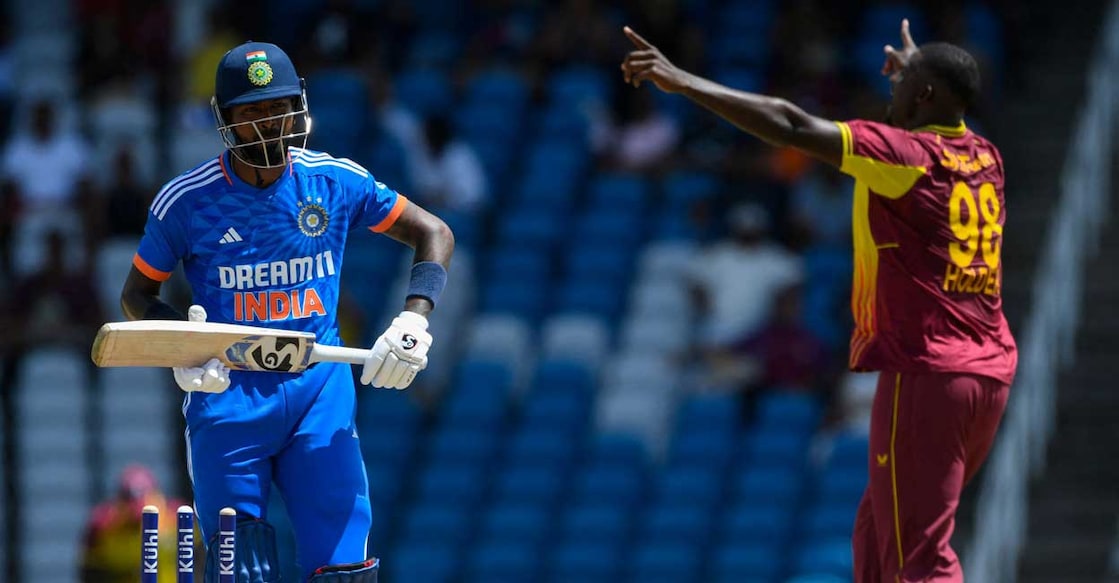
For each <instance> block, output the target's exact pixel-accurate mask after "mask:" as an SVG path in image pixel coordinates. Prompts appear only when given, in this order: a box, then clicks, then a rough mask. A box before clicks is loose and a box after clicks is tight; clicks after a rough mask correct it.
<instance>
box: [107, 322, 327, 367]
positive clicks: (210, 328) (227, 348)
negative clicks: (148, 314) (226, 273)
mask: <svg viewBox="0 0 1119 583" xmlns="http://www.w3.org/2000/svg"><path fill="white" fill-rule="evenodd" d="M314 343H315V335H314V334H312V333H310V332H293V331H289V330H277V329H273V328H261V327H257V326H240V325H236V324H218V323H210V322H185V321H175V320H140V321H136V322H110V323H108V324H105V325H104V326H102V327H101V329H100V330H99V331H98V332H97V336H96V338H94V340H93V348H92V350H91V353H90V356H91V358H92V359H93V362H94V364H96V365H97V366H102V367H118V366H154V367H187V366H202V365H203V364H205V363H206V361H208V360H210V359H211V358H217V359H219V360H221V361H222V362H223V363H225V365H226V366H228V367H229V368H231V369H233V370H252V371H272V372H300V371H302V370H304V369H306V368H307V366H308V364H310V358H311V350H312V348H313V347H314Z"/></svg>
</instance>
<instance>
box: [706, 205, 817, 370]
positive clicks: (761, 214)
mask: <svg viewBox="0 0 1119 583" xmlns="http://www.w3.org/2000/svg"><path fill="white" fill-rule="evenodd" d="M728 221H729V229H730V236H729V237H728V238H727V239H724V240H722V241H719V242H717V243H715V244H714V245H712V246H711V247H710V248H708V249H706V250H704V251H703V252H702V253H700V255H699V256H698V257H696V259H695V262H694V263H693V264H692V266H693V267H692V270H691V273H690V278H691V284H692V289H693V296H694V298H695V302H696V304H697V308H698V309H699V313H700V314H701V318H702V320H701V324H700V326H701V328H700V336H699V338H700V341H701V343H702V344H703V345H704V347H705V348H707V349H725V348H727V347H729V346H732V345H733V344H734V343H735V342H738V341H740V340H741V339H742V338H748V337H750V336H752V335H753V334H755V333H756V332H757V331H758V330H759V328H760V327H761V326H762V325H763V324H764V323H765V321H766V320H767V319H768V317H769V314H770V310H771V309H772V306H773V301H774V299H775V298H776V297H777V294H778V293H779V292H780V290H781V289H782V288H785V287H787V286H788V285H790V284H793V283H796V282H799V281H801V279H802V278H803V271H804V268H803V265H802V261H801V259H800V258H799V257H797V256H796V255H793V254H792V253H790V252H789V251H786V250H785V249H784V248H782V247H781V246H779V245H777V244H776V243H773V242H771V241H770V240H769V239H768V238H767V235H768V232H769V227H770V225H769V214H768V213H767V212H766V210H765V209H764V208H763V207H762V206H760V205H757V204H753V203H744V204H740V205H738V206H736V207H734V208H733V209H731V211H730V212H729V213H728Z"/></svg>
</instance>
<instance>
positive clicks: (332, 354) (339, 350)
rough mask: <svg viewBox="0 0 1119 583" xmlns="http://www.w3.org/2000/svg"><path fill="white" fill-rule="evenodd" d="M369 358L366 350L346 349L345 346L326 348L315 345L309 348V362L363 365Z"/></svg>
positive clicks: (321, 345)
mask: <svg viewBox="0 0 1119 583" xmlns="http://www.w3.org/2000/svg"><path fill="white" fill-rule="evenodd" d="M367 356H369V349H368V348H348V347H345V346H328V345H325V344H315V345H314V346H313V347H311V362H348V363H350V364H364V363H365V358H366V357H367Z"/></svg>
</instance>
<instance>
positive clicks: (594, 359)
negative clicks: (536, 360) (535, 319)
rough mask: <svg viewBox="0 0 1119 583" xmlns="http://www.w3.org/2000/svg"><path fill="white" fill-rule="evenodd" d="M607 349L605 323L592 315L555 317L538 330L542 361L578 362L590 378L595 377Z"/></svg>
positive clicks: (574, 314)
mask: <svg viewBox="0 0 1119 583" xmlns="http://www.w3.org/2000/svg"><path fill="white" fill-rule="evenodd" d="M609 347H610V329H609V327H608V326H607V325H606V321H605V320H603V319H602V318H599V317H596V316H594V315H591V314H576V313H565V314H564V313H561V314H554V315H552V316H550V317H548V318H546V319H545V320H544V321H543V322H542V324H541V327H540V356H541V358H549V359H567V360H573V361H575V362H580V363H583V364H584V365H585V366H586V367H587V370H589V371H590V372H591V374H592V375H597V374H598V371H599V366H600V365H601V363H602V359H603V358H605V356H606V354H607V350H608V349H609Z"/></svg>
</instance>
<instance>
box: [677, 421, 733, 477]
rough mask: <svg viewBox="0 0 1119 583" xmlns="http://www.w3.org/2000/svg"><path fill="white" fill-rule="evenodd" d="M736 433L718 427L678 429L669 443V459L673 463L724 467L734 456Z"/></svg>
mask: <svg viewBox="0 0 1119 583" xmlns="http://www.w3.org/2000/svg"><path fill="white" fill-rule="evenodd" d="M734 445H735V444H734V434H733V433H728V432H726V431H725V430H720V429H718V428H712V429H710V430H706V429H695V430H690V431H682V430H680V429H677V430H676V433H675V434H674V435H673V438H672V441H671V442H670V443H669V450H668V461H669V463H670V464H672V465H683V466H699V467H706V468H712V469H723V468H726V467H727V466H728V465H729V462H730V461H731V459H732V458H733V457H734Z"/></svg>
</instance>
